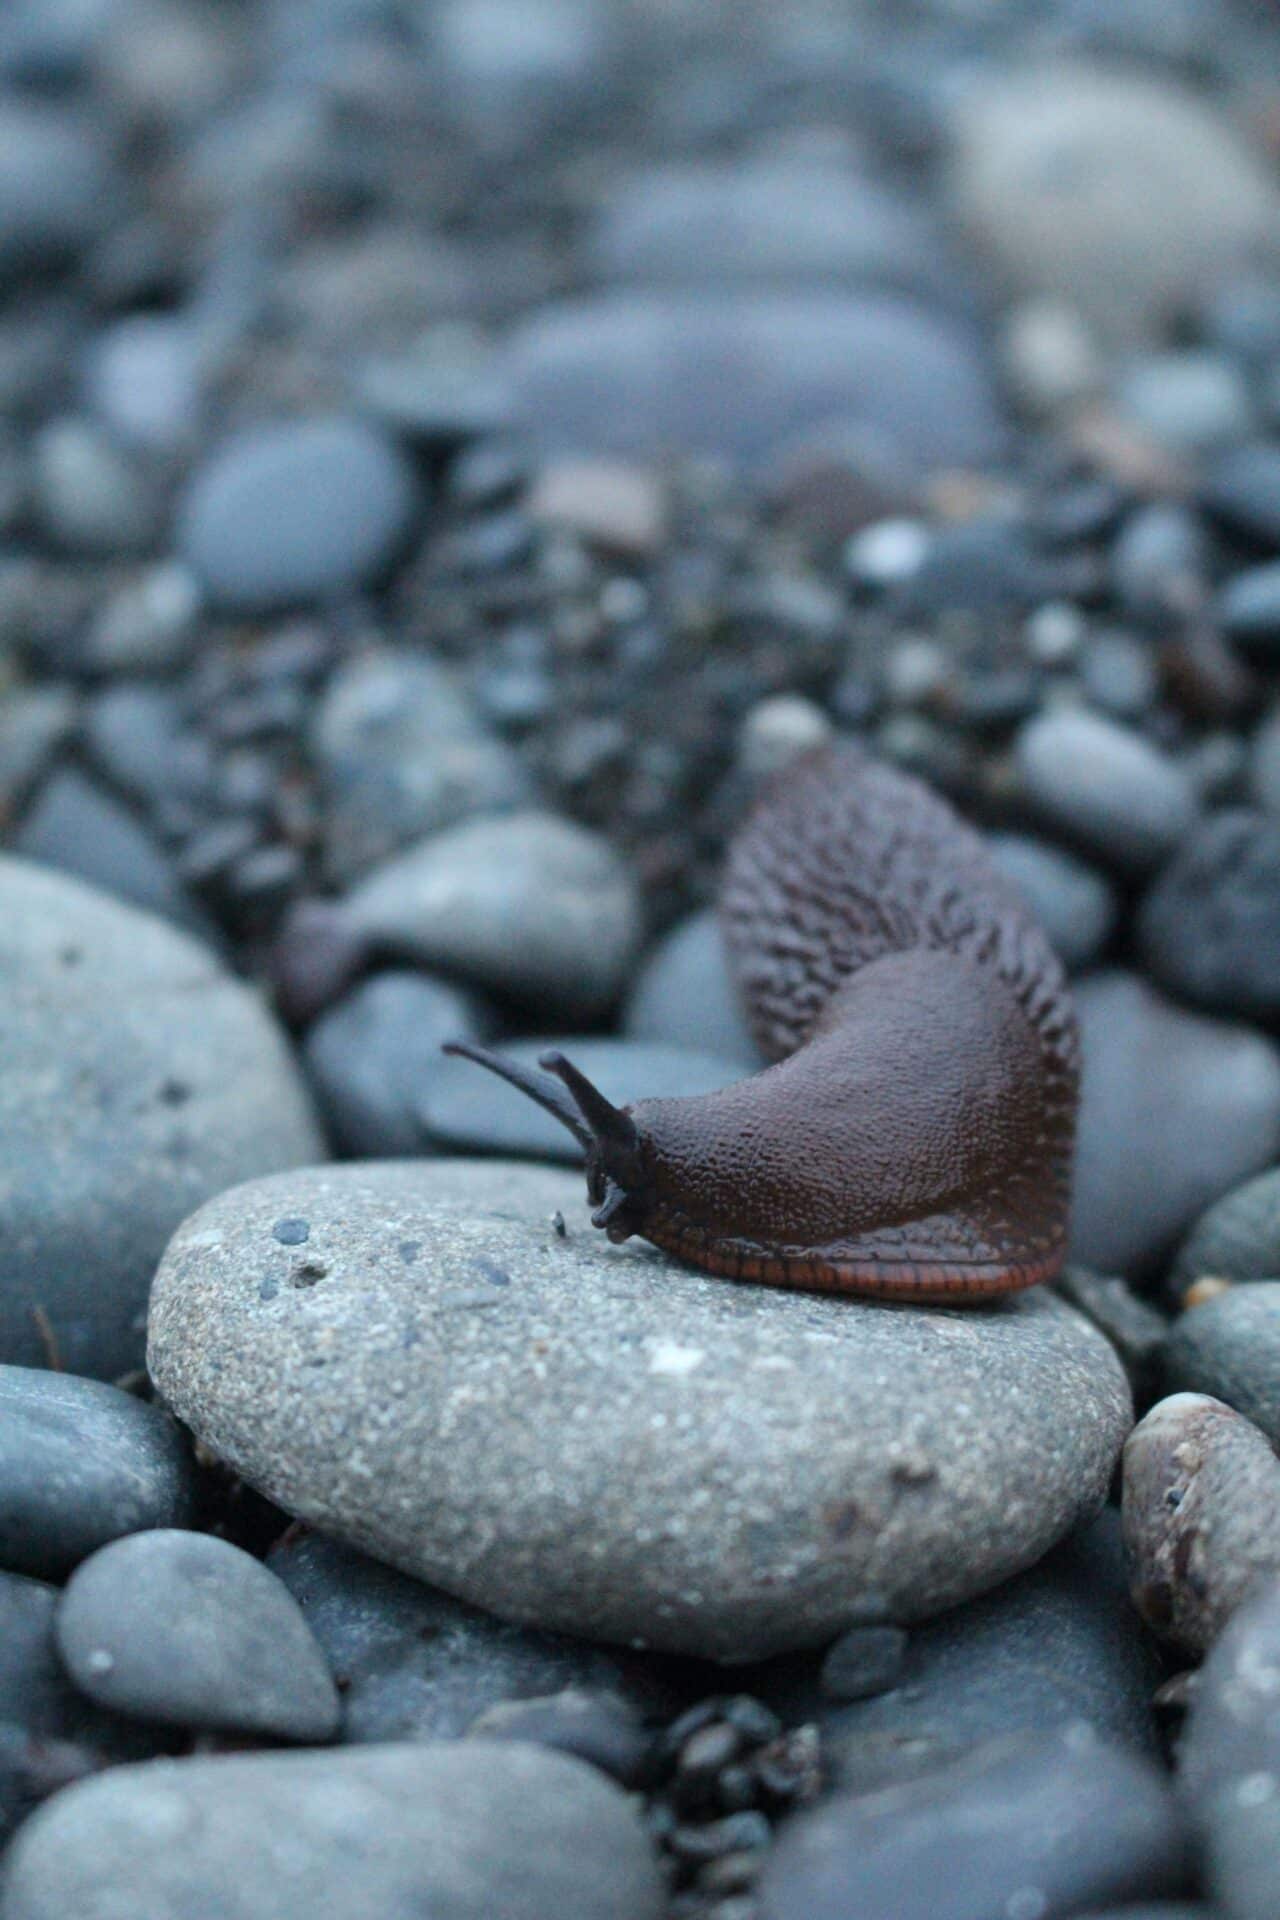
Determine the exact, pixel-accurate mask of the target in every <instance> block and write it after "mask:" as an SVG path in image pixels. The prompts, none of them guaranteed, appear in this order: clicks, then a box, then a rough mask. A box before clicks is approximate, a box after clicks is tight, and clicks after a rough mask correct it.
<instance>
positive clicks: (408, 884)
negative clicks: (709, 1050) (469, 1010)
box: [346, 813, 640, 1019]
mask: <svg viewBox="0 0 1280 1920" xmlns="http://www.w3.org/2000/svg"><path fill="white" fill-rule="evenodd" d="M346 910H347V923H348V925H349V926H350V928H351V930H352V931H353V932H354V933H355V934H356V935H358V936H359V937H361V938H362V939H364V940H365V941H367V942H368V943H369V945H370V946H371V947H372V948H374V949H376V950H378V951H382V952H385V953H387V954H388V955H391V956H394V957H397V958H403V959H408V960H412V961H414V962H416V964H418V965H419V966H423V967H438V968H440V969H441V970H442V971H443V972H445V973H447V974H451V975H454V976H456V977H457V978H458V979H459V980H462V981H464V982H466V983H467V984H468V985H474V986H477V987H483V988H487V989H488V990H490V991H491V992H494V993H499V994H503V995H506V996H507V997H509V998H511V999H513V1000H519V1001H524V1002H528V1003H530V1004H534V1005H538V1006H541V1007H545V1008H547V1009H548V1010H554V1011H555V1012H556V1013H558V1014H559V1015H560V1017H561V1018H565V1019H573V1018H579V1019H590V1018H592V1017H593V1016H595V1015H598V1014H599V1013H601V1012H602V1011H603V1010H604V1009H605V1008H606V1007H607V1006H608V1005H609V1004H610V1002H611V1001H613V1000H614V999H615V998H616V996H617V994H618V992H619V990H620V988H621V986H622V983H623V980H624V979H625V977H626V974H627V970H628V968H629V967H630V964H631V960H632V956H633V954H634V952H635V949H636V946H637V944H638V942H639V938H640V901H639V895H638V890H637V887H636V883H635V880H634V878H633V876H632V874H631V873H630V871H629V870H628V868H627V867H626V865H625V864H624V862H623V861H622V859H621V858H620V856H619V855H618V854H616V853H615V852H614V850H613V848H612V847H610V845H609V844H608V842H607V841H606V840H605V839H604V838H603V836H602V835H600V834H597V833H592V832H591V831H589V830H588V829H587V828H585V827H579V826H576V825H575V824H573V823H572V822H571V821H568V820H562V819H560V818H559V816H558V815H556V814H551V813H518V814H510V815H504V816H502V817H501V818H498V819H492V820H490V819H485V820H473V821H468V822H466V823H464V824H463V825H462V826H458V827H452V828H450V829H448V831H446V832H444V833H439V834H435V835H433V836H432V838H430V839H429V840H424V841H422V842H421V844H420V845H418V846H416V847H411V848H409V850H408V851H407V852H406V853H402V854H400V855H399V856H398V857H397V858H396V859H394V860H390V861H388V862H387V863H386V864H385V865H383V866H381V867H377V868H375V869H374V871H373V872H372V873H371V874H370V875H369V877H368V878H367V879H366V880H364V881H362V882H361V884H360V885H359V886H358V887H356V888H355V890H354V891H353V892H352V893H351V894H350V895H349V896H348V899H347V902H346Z"/></svg>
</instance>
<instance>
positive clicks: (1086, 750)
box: [1016, 711, 1196, 873]
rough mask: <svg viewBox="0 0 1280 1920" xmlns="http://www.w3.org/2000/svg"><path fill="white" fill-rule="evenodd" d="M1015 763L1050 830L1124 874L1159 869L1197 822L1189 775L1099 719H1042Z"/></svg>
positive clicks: (1023, 740) (1079, 715) (1022, 741)
mask: <svg viewBox="0 0 1280 1920" xmlns="http://www.w3.org/2000/svg"><path fill="white" fill-rule="evenodd" d="M1016 759H1017V767H1018V773H1019V776H1020V778H1021V782H1022V788H1023V791H1024V793H1025V795H1026V798H1027V802H1028V804H1029V805H1030V806H1031V808H1032V810H1033V811H1034V812H1035V813H1036V814H1037V815H1038V816H1039V817H1040V819H1042V820H1043V822H1044V824H1045V825H1046V827H1048V828H1049V829H1050V830H1051V831H1056V832H1058V833H1060V834H1062V835H1064V836H1065V837H1066V838H1067V839H1070V840H1073V841H1077V842H1078V843H1079V844H1080V845H1081V846H1082V847H1083V848H1085V849H1087V850H1088V851H1089V852H1091V853H1093V854H1095V855H1096V856H1097V858H1098V859H1099V860H1101V861H1102V862H1103V863H1104V864H1105V865H1107V866H1109V867H1116V868H1119V869H1120V870H1121V871H1122V872H1129V873H1145V872H1149V871H1150V870H1151V869H1152V868H1153V867H1156V866H1158V865H1159V864H1160V862H1161V861H1162V860H1163V859H1165V858H1166V857H1167V855H1169V854H1170V853H1172V852H1173V851H1174V849H1175V848H1176V847H1177V846H1178V844H1179V842H1180V841H1181V840H1182V838H1183V836H1184V835H1185V834H1186V833H1187V831H1188V829H1189V828H1190V826H1191V823H1192V821H1193V820H1194V819H1195V815H1196V798H1195V790H1194V788H1193V786H1192V783H1191V780H1190V778H1189V776H1188V775H1187V773H1186V772H1185V770H1184V769H1183V768H1182V767H1180V766H1178V765H1177V764H1176V762H1174V761H1173V760H1171V759H1170V758H1169V757H1168V755H1167V754H1164V753H1161V752H1160V750H1159V749H1158V748H1157V747H1154V746H1152V745H1151V744H1150V743H1149V742H1148V741H1146V740H1144V739H1143V738H1142V736H1141V735H1140V734H1138V733H1135V732H1133V730H1132V729H1131V728H1129V727H1124V726H1120V725H1119V724H1118V723H1117V722H1116V721H1114V720H1104V719H1103V718H1102V716H1101V715H1100V714H1096V713H1087V712H1084V711H1080V712H1064V713H1046V714H1041V715H1039V716H1037V718H1036V719H1034V720H1031V721H1029V722H1028V723H1027V725H1026V726H1025V727H1024V728H1023V730H1022V732H1021V733H1020V734H1019V736H1018V740H1017V745H1016Z"/></svg>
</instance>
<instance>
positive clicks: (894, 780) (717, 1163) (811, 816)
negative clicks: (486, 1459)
mask: <svg viewBox="0 0 1280 1920" xmlns="http://www.w3.org/2000/svg"><path fill="white" fill-rule="evenodd" d="M721 915H722V922H723V927H724V933H725V938H726V942H727V946H728V950H729V955H730V958H731V961H732V965H733V969H734V973H735V975H736V978H737V982H738V987H739V991H740V993H741V996H742V999H743V1003H744V1006H745V1008H746V1011H747V1015H748V1018H749V1020H750V1022H751V1026H752V1030H753V1031H754V1033H755V1035H756V1038H757V1040H758V1041H759V1044H760V1046H761V1048H762V1049H763V1051H764V1053H765V1055H766V1057H768V1058H771V1059H773V1060H774V1061H775V1062H776V1064H775V1065H773V1066H770V1067H766V1068H765V1069H764V1070H763V1071H762V1072H760V1073H758V1074H755V1075H753V1076H751V1077H750V1078H749V1079H746V1080H743V1081H741V1082H739V1083H738V1084H737V1085H735V1086H731V1087H727V1088H725V1089H724V1090H723V1091H722V1092H719V1093H714V1094H708V1095H704V1096H701V1097H699V1098H695V1099H688V1100H651V1101H640V1102H637V1104H636V1105H635V1106H634V1107H631V1108H629V1109H626V1110H625V1111H627V1112H629V1114H630V1116H631V1118H632V1119H633V1120H634V1122H635V1125H636V1128H637V1129H638V1132H639V1141H640V1161H641V1164H642V1175H641V1177H639V1178H637V1179H635V1180H634V1181H628V1182H627V1185H628V1187H629V1188H630V1189H631V1190H630V1194H629V1198H628V1202H627V1206H626V1208H625V1211H624V1216H623V1217H621V1218H619V1220H618V1221H617V1224H616V1225H615V1226H613V1227H611V1231H612V1232H613V1236H614V1237H615V1238H623V1237H625V1235H626V1233H627V1232H634V1233H639V1234H640V1235H642V1236H643V1237H644V1238H645V1239H647V1240H651V1241H652V1242H654V1244H655V1245H657V1246H660V1247H664V1248H667V1249H668V1250H670V1251H671V1252H673V1253H676V1254H678V1255H680V1256H681V1257H682V1258H683V1259H685V1260H688V1261H690V1262H692V1263H693V1264H694V1265H696V1266H699V1267H703V1268H706V1269H707V1270H709V1271H710V1272H713V1273H719V1274H724V1275H727V1276H729V1277H732V1278H735V1279H744V1280H763V1281H768V1282H772V1283H774V1284H777V1285H782V1286H798V1287H810V1288H814V1289H818V1290H829V1291H848V1292H850V1293H859V1294H881V1295H892V1296H899V1297H903V1298H908V1297H910V1298H914V1299H926V1300H927V1299H934V1300H955V1299H964V1298H970V1299H973V1298H981V1297H984V1296H987V1295H991V1294H997V1293H1003V1292H1007V1291H1011V1290H1013V1289H1015V1288H1019V1287H1027V1286H1032V1285H1034V1284H1035V1283H1036V1282H1037V1281H1039V1280H1044V1279H1047V1278H1049V1277H1050V1276H1051V1275H1052V1274H1053V1273H1055V1272H1056V1271H1057V1269H1058V1268H1059V1266H1060V1265H1061V1264H1062V1259H1063V1255H1064V1251H1065V1245H1066V1232H1067V1222H1068V1213H1069V1205H1070V1181H1071V1158H1072V1149H1073V1142H1074V1131H1075V1115H1076V1105H1077V1097H1078V1083H1079V1055H1078V1044H1077V1034H1076V1025H1075V1018H1074V1014H1073V1011H1072V1008H1071V1002H1070V999H1069V996H1068V992H1067V987H1066V982H1065V980H1064V977H1063V974H1062V969H1061V967H1060V965H1059V964H1058V961H1057V959H1056V958H1055V956H1054V954H1053V953H1052V951H1051V949H1050V947H1049V945H1048V942H1047V941H1046V940H1045V938H1044V936H1043V934H1042V933H1041V932H1040V930H1039V929H1038V928H1037V927H1036V926H1035V925H1034V924H1033V922H1032V921H1031V920H1030V919H1029V917H1028V916H1027V914H1026V912H1025V910H1024V908H1023V907H1022V906H1021V904H1020V903H1019V901H1018V900H1017V898H1016V896H1015V895H1014V894H1013V892H1012V890H1011V889H1010V888H1009V887H1008V886H1007V884H1006V883H1005V882H1004V881H1003V880H1002V879H1001V877H1000V876H999V875H998V874H997V873H996V871H995V870H994V868H993V867H992V866H991V864H990V862H989V861H988V859H987V857H986V854H985V851H984V849H983V847H982V843H981V841H980V840H979V838H978V836H977V835H976V834H975V833H973V832H972V831H971V830H970V829H969V828H968V827H966V826H965V825H963V823H962V822H961V821H960V820H958V819H957V818H956V816H955V815H954V814H953V813H952V811H951V809H950V808H949V807H947V806H946V805H945V804H944V803H943V802H942V801H941V800H939V799H937V798H936V797H935V796H934V795H932V794H930V793H929V792H928V791H927V789H926V788H924V787H922V786H921V785H920V784H919V783H918V782H917V781H914V780H911V779H909V778H907V777H906V776H904V775H902V774H898V773H895V772H893V771H892V770H891V769H889V768H887V767H883V766H880V765H878V764H876V763H875V762H873V761H871V760H869V759H867V758H866V757H865V756H864V755H863V754H861V753H859V752H856V751H854V750H851V749H831V750H826V751H823V752H822V753H819V754H817V755H814V756H811V757H809V758H807V759H806V760H805V761H803V762H802V763H801V764H800V765H799V766H797V767H796V768H794V769H792V770H791V771H790V772H789V773H788V774H786V775H784V776H783V778H782V780H781V781H780V782H779V783H778V784H777V785H776V786H775V787H774V788H773V789H772V790H771V791H770V792H769V793H768V794H767V795H766V797H765V799H764V800H763V802H762V803H761V805H760V806H759V807H758V808H757V810H756V812H755V814H754V815H753V816H752V818H751V819H750V820H749V821H748V822H747V824H746V826H745V827H744V829H743V830H742V832H741V833H740V834H739V836H738V838H737V840H736V841H735V843H734V845H733V847H732V849H731V851H730V856H729V861H728V869H727V873H726V877H725V883H724V889H723V895H722V900H721Z"/></svg>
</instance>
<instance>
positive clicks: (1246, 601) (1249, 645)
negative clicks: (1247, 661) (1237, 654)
mask: <svg viewBox="0 0 1280 1920" xmlns="http://www.w3.org/2000/svg"><path fill="white" fill-rule="evenodd" d="M1217 612H1218V619H1219V620H1220V621H1221V623H1222V629H1223V632H1224V633H1226V634H1227V636H1228V637H1229V638H1230V639H1232V640H1234V641H1235V642H1236V643H1237V645H1238V646H1240V648H1241V649H1242V650H1244V651H1246V652H1248V653H1249V654H1251V655H1252V656H1254V657H1256V658H1257V659H1258V660H1260V661H1262V662H1264V663H1265V662H1266V661H1269V660H1274V659H1275V657H1276V654H1277V652H1278V651H1280V560H1272V561H1269V562H1268V564H1267V565H1266V566H1265V567H1246V568H1245V569H1244V571H1243V572H1241V573H1236V574H1233V575H1232V576H1231V578H1230V579H1229V580H1228V581H1227V583H1226V585H1225V586H1224V587H1223V589H1222V592H1221V593H1220V594H1219V596H1218V607H1217Z"/></svg>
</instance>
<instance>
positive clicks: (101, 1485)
mask: <svg viewBox="0 0 1280 1920" xmlns="http://www.w3.org/2000/svg"><path fill="white" fill-rule="evenodd" d="M197 1497H198V1496H197V1484H196V1473H195V1465H194V1462H193V1461H192V1458H191V1449H190V1447H189V1445H188V1444H187V1439H186V1436H185V1434H183V1433H182V1431H181V1430H180V1428H179V1427H178V1426H177V1424H176V1422H175V1421H173V1420H171V1419H170V1418H169V1416H168V1414H167V1413H165V1412H163V1410H162V1409H161V1408H159V1407H152V1406H148V1405H147V1404H146V1402H145V1401H142V1400H135V1399H134V1398H133V1397H132V1396H131V1395H130V1394H127V1393H121V1392H120V1391H119V1389H118V1388H116V1387H109V1386H106V1385H105V1384H104V1383H103V1382H102V1381H99V1380H79V1379H77V1378H76V1377H75V1376H74V1375H73V1374H66V1373H49V1372H46V1371H45V1370H44V1369H43V1368H40V1367H5V1366H0V1566H3V1567H5V1568H7V1569H8V1570H10V1571H12V1572H14V1573H31V1574H37V1575H39V1576H40V1577H41V1578H43V1579H52V1580H58V1579H61V1578H62V1577H63V1576H64V1575H65V1574H67V1573H69V1572H70V1571H71V1569H72V1567H74V1566H75V1565H76V1564H77V1563H78V1562H79V1561H81V1560H83V1559H85V1558H86V1556H87V1555H89V1554H91V1553H93V1552H94V1551H95V1549H96V1548H98V1547H102V1546H105V1545H106V1543H107V1541H108V1540H114V1539H116V1538H117V1537H118V1536H119V1535H121V1534H125V1533H136V1532H137V1531H138V1530H139V1529H140V1528H143V1527H181V1526H186V1525H188V1524H189V1523H190V1521H191V1519H192V1517H193V1515H194V1513H195V1507H196V1500H197Z"/></svg>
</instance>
